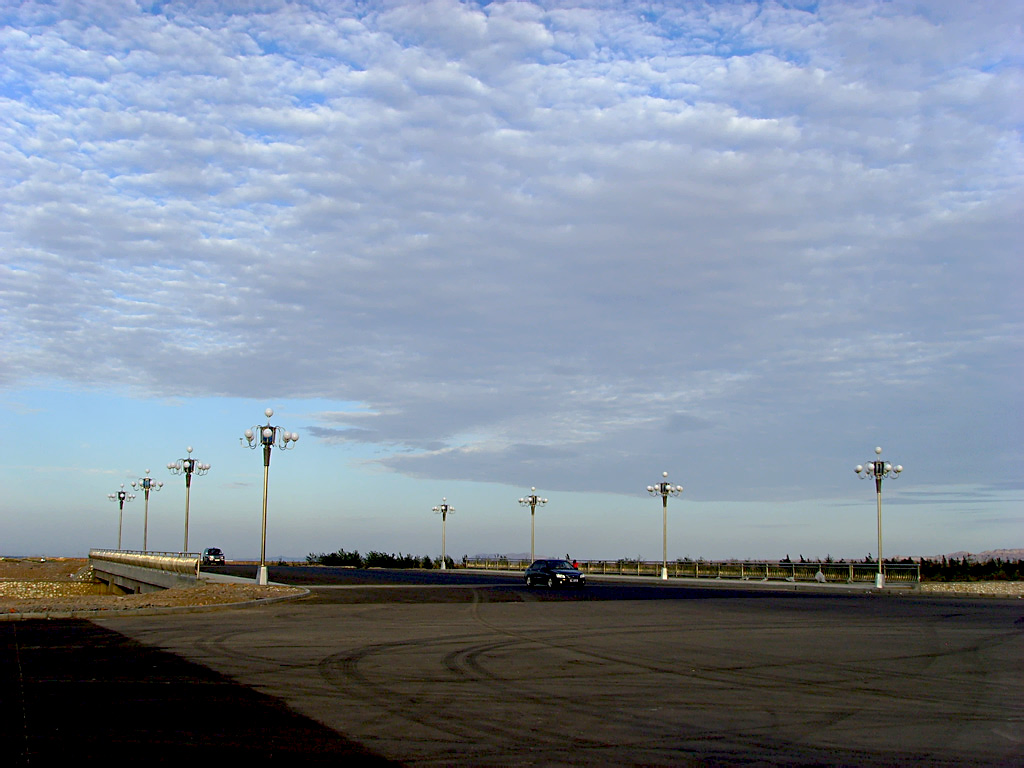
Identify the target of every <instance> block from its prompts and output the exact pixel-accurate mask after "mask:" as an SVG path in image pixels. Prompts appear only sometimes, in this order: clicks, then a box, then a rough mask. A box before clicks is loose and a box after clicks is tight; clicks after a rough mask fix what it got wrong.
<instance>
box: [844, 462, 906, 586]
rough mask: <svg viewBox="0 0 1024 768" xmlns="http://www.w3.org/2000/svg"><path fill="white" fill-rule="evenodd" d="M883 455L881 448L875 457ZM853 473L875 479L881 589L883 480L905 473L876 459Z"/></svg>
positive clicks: (877, 580) (880, 582)
mask: <svg viewBox="0 0 1024 768" xmlns="http://www.w3.org/2000/svg"><path fill="white" fill-rule="evenodd" d="M881 455H882V449H881V448H880V447H879V448H875V456H881ZM853 471H854V472H856V473H857V475H858V477H860V478H861V479H865V478H868V477H873V478H875V494H876V496H877V498H878V574H877V575H876V576H875V586H876V587H877V588H878V589H881V588H882V587H884V586H885V573H884V571H883V570H882V568H883V565H882V563H883V561H882V480H883V478H886V477H891V478H893V479H896V478H897V477H899V476H900V472H902V471H903V467H902V466H901V465H899V464H896V465H893V464H892V463H891V462H888V461H882V460H881V459H880V458H876V459H875V460H874V461H869V462H867V464H858V465H857V466H856V467H854V468H853Z"/></svg>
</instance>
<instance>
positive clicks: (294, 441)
mask: <svg viewBox="0 0 1024 768" xmlns="http://www.w3.org/2000/svg"><path fill="white" fill-rule="evenodd" d="M298 440H299V433H298V432H292V442H293V443H296V442H298Z"/></svg>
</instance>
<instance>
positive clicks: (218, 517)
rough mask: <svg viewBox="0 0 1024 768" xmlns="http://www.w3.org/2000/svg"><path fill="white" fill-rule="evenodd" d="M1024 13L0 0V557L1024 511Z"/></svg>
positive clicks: (731, 547) (729, 548)
mask: <svg viewBox="0 0 1024 768" xmlns="http://www.w3.org/2000/svg"><path fill="white" fill-rule="evenodd" d="M1022 22H1024V5H1022V4H1020V3H1014V2H1004V1H1003V0H992V1H990V2H985V1H984V0H981V1H980V2H972V3H962V2H959V1H958V0H957V1H953V0H950V1H949V2H943V1H942V0H935V1H934V2H928V3H919V2H903V1H902V0H892V1H891V2H882V1H875V0H854V1H852V2H847V1H845V0H844V1H843V2H829V1H824V2H800V1H798V0H795V1H794V2H682V1H680V2H634V1H633V0H615V1H614V2H613V1H612V0H593V1H592V2H561V1H559V0H552V1H550V2H494V3H483V2H455V1H454V0H437V1H436V2H345V1H343V0H339V1H338V2H334V1H333V0H319V1H317V2H279V1H277V0H255V1H250V2H244V3H243V2H219V1H218V0H207V1H204V2H199V1H196V2H158V1H156V0H154V1H152V2H129V1H127V0H90V1H89V2H85V1H84V0H83V1H81V2H74V1H73V0H68V1H66V2H32V1H31V0H27V1H24V2H13V1H12V0H0V51H2V55H0V253H2V259H0V429H2V430H3V433H4V439H3V440H2V441H0V554H7V555H31V554H40V555H48V556H61V555H68V556H84V555H85V554H86V553H87V551H88V550H89V548H92V547H115V546H116V545H117V539H118V530H119V525H120V530H121V533H122V541H123V544H122V546H123V547H124V548H125V549H141V548H142V545H143V541H142V539H143V534H142V530H143V525H144V521H147V522H148V542H147V543H148V546H149V549H151V550H162V551H178V550H180V549H182V548H183V547H184V530H185V526H184V517H185V488H184V480H183V479H182V478H181V477H178V476H174V475H172V474H171V473H170V472H169V471H168V470H167V466H166V465H167V463H168V462H171V461H175V460H177V459H179V458H181V457H184V456H185V455H186V448H187V447H188V446H192V447H193V448H194V452H193V454H192V456H193V457H194V458H196V459H198V460H200V461H203V462H207V463H209V464H211V466H212V468H211V470H210V472H209V474H208V475H206V476H204V477H197V478H195V479H194V481H193V484H192V492H191V498H190V522H189V545H190V546H189V548H190V549H191V550H193V551H198V550H199V549H201V548H203V547H207V546H219V547H221V548H222V549H224V550H225V552H226V553H227V556H228V558H229V559H242V558H252V557H258V555H259V551H260V543H261V510H262V482H263V471H262V457H261V455H260V452H259V451H250V450H248V449H246V448H245V447H244V446H243V445H242V444H241V441H240V438H241V436H242V434H243V433H244V431H245V430H246V429H247V428H250V427H252V426H253V425H256V424H262V423H265V422H266V421H267V419H266V418H265V417H264V409H266V408H267V407H270V408H273V409H274V415H273V418H272V420H271V423H272V424H274V425H275V426H281V427H283V428H284V429H286V430H287V431H291V432H297V433H298V434H299V436H300V439H299V441H298V442H297V443H295V444H294V447H293V449H291V450H288V451H280V450H275V452H274V454H273V458H272V461H271V468H270V472H269V497H268V525H267V539H266V548H267V557H268V558H278V557H281V558H289V559H291V558H303V557H305V556H306V555H307V554H309V553H319V552H333V551H336V550H338V549H346V550H348V551H352V550H358V551H360V552H363V553H366V552H369V551H383V552H389V553H397V552H401V553H411V554H416V555H431V556H434V557H437V556H439V555H440V553H441V535H442V530H441V529H442V523H441V519H440V517H439V516H438V515H435V514H434V513H433V512H432V508H433V507H434V506H435V505H437V504H439V503H441V500H442V498H446V499H447V501H448V503H449V504H451V505H452V506H453V507H454V508H455V512H454V514H452V515H451V516H450V517H449V518H448V520H447V523H446V525H445V528H446V531H445V540H446V553H447V554H448V555H449V556H452V557H455V558H456V559H458V558H460V557H461V556H462V555H471V556H472V555H475V554H483V553H503V554H518V555H521V556H527V555H528V554H529V552H530V535H531V517H530V512H529V509H528V508H526V507H522V506H520V504H519V503H518V499H519V498H520V497H522V496H524V495H526V494H528V493H529V491H530V488H531V487H536V488H537V493H538V495H541V496H544V497H546V498H548V499H549V503H548V504H547V506H545V507H543V508H540V509H538V510H537V512H536V517H535V518H534V519H533V521H532V522H533V524H534V525H535V534H536V554H537V556H544V555H563V554H571V556H572V557H576V558H580V559H591V558H594V559H596V558H607V559H617V558H622V557H631V558H632V557H640V558H643V559H648V560H660V559H661V556H662V546H663V529H662V514H663V509H662V504H661V501H660V499H658V498H651V497H650V496H649V495H648V493H647V491H646V487H647V486H648V485H651V484H653V483H656V482H658V481H660V480H661V477H662V472H668V473H669V475H668V478H669V480H670V481H671V482H673V483H676V484H681V485H683V486H684V491H683V493H682V494H681V495H680V496H679V497H677V498H672V499H670V500H669V502H668V538H667V549H668V558H669V559H670V560H671V559H676V558H683V557H690V558H698V557H703V558H706V559H726V558H750V559H760V558H771V559H775V558H781V557H784V556H786V555H790V556H792V557H794V558H796V557H797V556H798V555H803V556H805V557H808V558H818V557H825V556H827V555H831V556H833V557H836V558H840V557H842V558H862V557H865V556H866V555H869V554H875V555H877V533H878V531H877V519H876V504H875V502H876V499H875V492H874V487H873V483H871V482H870V481H865V480H859V479H858V477H857V475H856V474H855V473H854V471H853V468H854V466H855V465H857V464H864V463H866V462H867V461H868V460H870V459H871V458H873V457H874V448H875V446H881V447H882V448H883V454H882V457H883V458H884V459H887V460H890V461H892V462H893V463H894V464H895V463H899V464H901V465H902V466H904V472H903V473H902V475H901V476H900V477H899V478H897V479H889V480H887V481H885V483H884V485H883V531H884V548H883V553H884V554H885V555H886V556H890V555H934V554H939V553H945V552H952V551H959V550H967V551H974V552H978V551H983V550H987V549H996V548H1010V547H1024V476H1022V472H1021V469H1020V468H1021V466H1022V461H1024V445H1022V435H1024V418H1022V410H1024V409H1022V403H1024V398H1022V386H1021V381H1024V370H1022V369H1024V365H1022V363H1024V354H1022V352H1024V350H1022V346H1024V345H1022V339H1024V311H1022V303H1024V302H1022V301H1021V297H1022V295H1024V294H1022V289H1024V265H1022V258H1021V242H1022V234H1024V232H1022V224H1021V222H1022V221H1024V210H1022V209H1024V195H1022V189H1024V184H1022V179H1024V152H1022V145H1021V128H1022V122H1024V121H1022V117H1024V33H1022ZM147 469H149V470H150V471H151V475H152V476H153V477H154V478H156V479H158V480H162V481H163V482H164V485H163V487H162V488H161V490H160V491H158V492H154V493H153V494H152V495H151V498H150V500H149V503H148V511H147V509H146V505H145V503H144V500H143V498H142V496H141V494H140V495H139V497H138V498H136V499H135V500H134V501H132V502H129V503H128V504H126V505H125V509H124V515H123V519H121V521H120V523H119V513H118V508H117V504H116V503H111V502H110V501H109V499H108V498H107V496H108V494H110V493H113V492H115V491H116V490H118V488H119V487H120V484H122V483H124V484H125V485H126V486H127V487H129V488H130V483H131V482H132V480H137V479H138V478H139V477H141V476H143V474H144V473H145V471H146V470H147Z"/></svg>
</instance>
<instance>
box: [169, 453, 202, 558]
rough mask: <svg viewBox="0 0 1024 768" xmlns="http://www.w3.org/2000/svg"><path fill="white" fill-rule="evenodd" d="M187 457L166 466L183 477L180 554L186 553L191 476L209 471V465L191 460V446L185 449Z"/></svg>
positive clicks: (172, 472)
mask: <svg viewBox="0 0 1024 768" xmlns="http://www.w3.org/2000/svg"><path fill="white" fill-rule="evenodd" d="M185 452H186V453H187V454H188V456H187V457H186V458H184V459H178V460H177V461H172V462H170V463H169V464H168V465H167V468H168V469H169V470H171V474H173V475H184V476H185V547H184V549H182V550H181V551H182V552H188V497H189V491H191V489H192V475H205V474H206V473H207V472H209V471H210V465H209V464H203V463H202V462H201V461H197V460H196V459H193V458H192V446H191V445H190V446H188V448H186V449H185Z"/></svg>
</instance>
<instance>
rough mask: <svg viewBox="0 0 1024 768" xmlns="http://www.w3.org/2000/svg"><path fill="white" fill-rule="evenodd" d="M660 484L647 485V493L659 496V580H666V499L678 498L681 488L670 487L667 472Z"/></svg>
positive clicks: (663, 474)
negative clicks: (670, 497)
mask: <svg viewBox="0 0 1024 768" xmlns="http://www.w3.org/2000/svg"><path fill="white" fill-rule="evenodd" d="M661 478H662V480H661V482H660V483H658V484H657V485H648V486H647V492H648V493H649V494H651V496H661V578H662V579H666V580H667V579H668V497H669V496H678V495H679V494H680V493H682V492H683V486H681V485H672V483H670V482H669V481H668V480H667V478H668V472H662V473H661Z"/></svg>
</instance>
